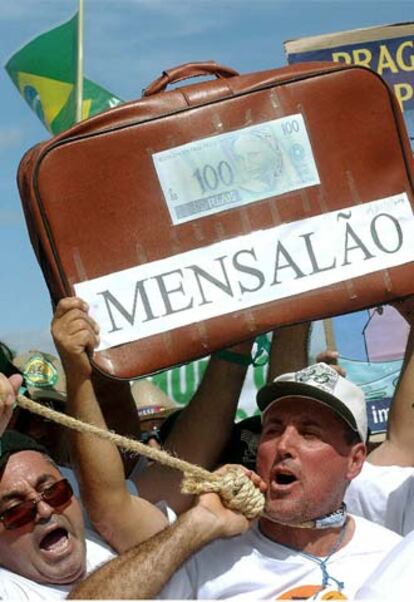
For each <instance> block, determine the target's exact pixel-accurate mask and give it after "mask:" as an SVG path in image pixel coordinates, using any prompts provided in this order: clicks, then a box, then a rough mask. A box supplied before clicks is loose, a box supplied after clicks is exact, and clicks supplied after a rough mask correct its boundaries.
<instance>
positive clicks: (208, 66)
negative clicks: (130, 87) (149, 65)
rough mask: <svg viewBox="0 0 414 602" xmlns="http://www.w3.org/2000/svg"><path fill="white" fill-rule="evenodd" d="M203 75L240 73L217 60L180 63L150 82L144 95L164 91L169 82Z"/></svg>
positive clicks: (221, 76)
mask: <svg viewBox="0 0 414 602" xmlns="http://www.w3.org/2000/svg"><path fill="white" fill-rule="evenodd" d="M203 75H215V76H216V77H218V78H223V77H233V76H235V75H239V73H238V72H237V71H235V70H234V69H232V68H231V67H225V66H224V65H219V64H218V63H216V62H215V61H206V62H200V63H185V64H184V65H178V66H177V67H173V68H172V69H166V70H165V71H163V72H162V75H160V77H158V78H157V79H156V80H154V81H153V82H152V83H150V85H149V86H147V87H146V88H145V90H144V91H143V93H142V96H152V95H153V94H158V92H162V91H163V90H165V88H166V87H167V86H168V84H172V83H176V82H179V81H182V80H183V79H189V78H190V77H200V76H203Z"/></svg>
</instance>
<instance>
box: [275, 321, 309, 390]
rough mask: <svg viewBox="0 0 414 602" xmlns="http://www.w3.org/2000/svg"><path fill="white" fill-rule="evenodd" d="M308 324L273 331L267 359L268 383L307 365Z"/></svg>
mask: <svg viewBox="0 0 414 602" xmlns="http://www.w3.org/2000/svg"><path fill="white" fill-rule="evenodd" d="M310 328H311V323H310V322H304V323H303V324H295V325H293V326H284V327H282V328H278V329H277V330H275V332H274V334H273V338H272V345H271V349H270V358H269V372H268V382H271V381H273V380H274V379H275V378H276V377H277V376H280V374H285V373H287V372H295V371H296V370H301V369H302V368H305V366H307V365H308V363H309V362H308V341H309V336H310Z"/></svg>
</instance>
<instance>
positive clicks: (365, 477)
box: [345, 462, 414, 535]
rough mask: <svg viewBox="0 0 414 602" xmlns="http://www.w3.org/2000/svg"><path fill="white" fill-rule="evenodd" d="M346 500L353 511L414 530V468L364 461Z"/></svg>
mask: <svg viewBox="0 0 414 602" xmlns="http://www.w3.org/2000/svg"><path fill="white" fill-rule="evenodd" d="M345 502H346V505H347V508H348V511H349V512H351V513H352V514H357V515H358V516H363V517H365V518H367V519H369V520H372V521H373V522H375V523H377V524H379V525H383V526H384V527H387V529H391V530H392V531H395V532H396V533H399V534H400V535H406V534H407V533H409V532H410V531H412V530H413V529H414V468H413V467H410V466H375V465H374V464H370V463H369V462H365V464H364V466H363V468H362V471H361V473H360V474H359V475H358V476H357V477H356V478H355V479H354V480H353V481H351V484H350V485H349V487H348V490H347V492H346V495H345Z"/></svg>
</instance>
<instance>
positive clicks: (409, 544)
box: [355, 532, 414, 602]
mask: <svg viewBox="0 0 414 602" xmlns="http://www.w3.org/2000/svg"><path fill="white" fill-rule="evenodd" d="M413 560H414V532H412V533H410V534H409V535H407V537H405V538H404V539H403V540H402V541H401V542H400V543H399V544H398V545H397V546H395V548H393V549H392V550H391V552H390V553H389V554H388V555H387V556H386V557H385V558H384V560H383V561H382V562H381V564H380V565H379V566H378V567H377V569H376V570H375V571H374V572H373V573H372V575H371V576H370V577H369V578H368V580H367V581H366V583H364V585H363V586H362V588H361V589H360V590H358V592H357V593H356V595H355V598H356V599H358V600H360V599H361V600H362V599H363V600H366V599H370V600H407V602H408V601H409V600H412V599H413Z"/></svg>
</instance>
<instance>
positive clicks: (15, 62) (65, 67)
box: [5, 13, 122, 134]
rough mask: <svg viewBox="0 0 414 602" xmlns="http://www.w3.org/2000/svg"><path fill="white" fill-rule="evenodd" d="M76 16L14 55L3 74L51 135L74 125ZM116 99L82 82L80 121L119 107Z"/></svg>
mask: <svg viewBox="0 0 414 602" xmlns="http://www.w3.org/2000/svg"><path fill="white" fill-rule="evenodd" d="M78 18H79V16H78V13H76V14H75V16H74V17H72V18H71V19H70V20H69V21H67V22H66V23H63V24H62V25H59V26H58V27H55V28H54V29H51V30H50V31H47V32H46V33H44V34H41V35H40V36H38V37H37V38H35V39H34V40H32V41H31V42H29V43H28V44H26V46H24V47H23V48H22V49H21V50H19V51H18V52H16V53H15V54H14V55H13V56H12V57H11V58H10V59H9V61H8V62H7V64H6V65H5V68H6V71H7V73H8V74H9V75H10V77H11V78H12V80H13V82H14V84H15V85H16V87H17V89H18V90H19V92H20V94H21V95H22V96H23V98H24V99H25V101H26V102H27V103H28V104H29V106H30V108H31V109H33V111H34V112H35V113H36V115H37V116H38V117H39V119H40V120H41V121H42V122H43V123H44V125H45V126H46V127H47V129H48V130H49V131H50V132H52V134H58V133H59V132H62V131H63V130H65V129H67V128H69V127H71V126H72V125H73V124H74V123H75V122H76V68H77V52H78ZM121 102H122V101H121V99H120V98H118V97H116V96H114V95H113V94H111V92H108V90H105V89H104V88H102V87H101V86H98V85H97V84H95V83H94V82H92V81H91V80H88V79H86V78H84V80H83V102H82V118H83V119H86V118H87V117H91V116H92V115H96V114H97V113H101V112H102V111H105V110H106V109H109V108H111V107H114V106H116V105H117V104H120V103H121Z"/></svg>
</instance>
